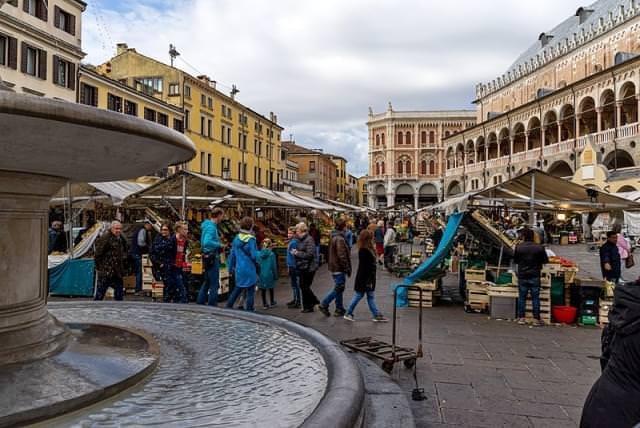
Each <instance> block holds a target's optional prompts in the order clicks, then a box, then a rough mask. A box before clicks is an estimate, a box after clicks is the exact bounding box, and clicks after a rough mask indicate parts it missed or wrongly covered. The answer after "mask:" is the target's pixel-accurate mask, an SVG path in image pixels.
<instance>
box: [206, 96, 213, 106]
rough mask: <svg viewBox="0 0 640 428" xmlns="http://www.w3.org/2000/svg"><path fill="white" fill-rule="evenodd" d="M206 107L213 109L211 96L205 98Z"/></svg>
mask: <svg viewBox="0 0 640 428" xmlns="http://www.w3.org/2000/svg"><path fill="white" fill-rule="evenodd" d="M207 107H209V108H210V109H213V99H212V98H211V97H209V98H207Z"/></svg>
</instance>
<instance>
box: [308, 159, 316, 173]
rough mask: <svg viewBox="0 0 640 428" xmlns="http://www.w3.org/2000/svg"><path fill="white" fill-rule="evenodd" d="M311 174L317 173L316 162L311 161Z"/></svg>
mask: <svg viewBox="0 0 640 428" xmlns="http://www.w3.org/2000/svg"><path fill="white" fill-rule="evenodd" d="M309 172H316V161H309Z"/></svg>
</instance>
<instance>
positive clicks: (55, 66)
mask: <svg viewBox="0 0 640 428" xmlns="http://www.w3.org/2000/svg"><path fill="white" fill-rule="evenodd" d="M58 61H60V57H58V55H53V61H52V62H51V63H52V64H53V83H55V84H56V85H57V84H60V70H59V69H58Z"/></svg>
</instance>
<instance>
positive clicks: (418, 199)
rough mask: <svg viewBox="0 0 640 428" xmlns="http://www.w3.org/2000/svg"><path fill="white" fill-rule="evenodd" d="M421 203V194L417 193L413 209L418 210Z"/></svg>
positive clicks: (414, 197)
mask: <svg viewBox="0 0 640 428" xmlns="http://www.w3.org/2000/svg"><path fill="white" fill-rule="evenodd" d="M419 204H420V195H419V194H418V193H416V194H415V195H413V209H415V210H417V209H418V208H419V206H418V205H419Z"/></svg>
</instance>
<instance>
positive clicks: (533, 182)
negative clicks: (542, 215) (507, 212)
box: [529, 172, 536, 228]
mask: <svg viewBox="0 0 640 428" xmlns="http://www.w3.org/2000/svg"><path fill="white" fill-rule="evenodd" d="M535 201H536V173H535V172H532V173H531V201H530V204H531V207H530V212H529V223H531V227H532V228H533V227H534V226H535V225H536V224H535V221H536V220H535V212H534V211H535V210H534V208H533V207H534V204H535Z"/></svg>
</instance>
